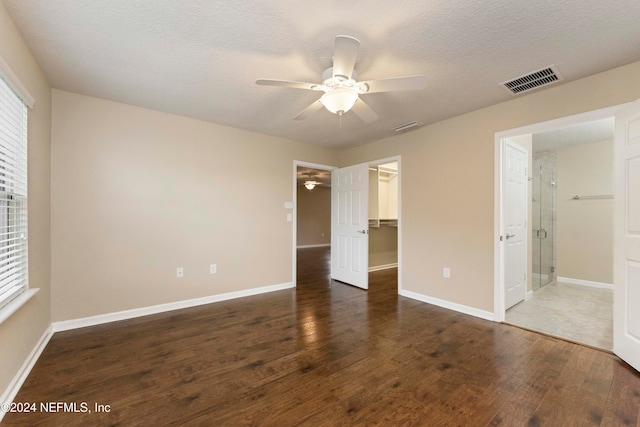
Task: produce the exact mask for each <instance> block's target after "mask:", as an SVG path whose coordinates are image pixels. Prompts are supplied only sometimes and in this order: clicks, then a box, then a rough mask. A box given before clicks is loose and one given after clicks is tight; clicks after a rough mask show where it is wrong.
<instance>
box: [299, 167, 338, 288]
mask: <svg viewBox="0 0 640 427" xmlns="http://www.w3.org/2000/svg"><path fill="white" fill-rule="evenodd" d="M298 167H303V168H312V169H318V170H323V171H333V170H335V169H338V167H337V166H330V165H322V164H319V163H310V162H304V161H302V160H294V161H293V198H292V200H293V212H292V214H293V224H292V227H293V233H292V235H293V242H292V246H293V249H292V253H291V255H292V257H291V258H292V262H293V264H292V267H291V271H292V273H291V283H293V287H296V286H298V280H297V274H298V269H297V267H296V264H297V262H298V252H297V250H298V245H297V243H298Z"/></svg>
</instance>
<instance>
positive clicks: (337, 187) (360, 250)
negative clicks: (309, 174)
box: [331, 163, 369, 289]
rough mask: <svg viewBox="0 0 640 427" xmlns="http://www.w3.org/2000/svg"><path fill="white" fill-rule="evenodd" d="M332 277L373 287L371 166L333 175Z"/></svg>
mask: <svg viewBox="0 0 640 427" xmlns="http://www.w3.org/2000/svg"><path fill="white" fill-rule="evenodd" d="M331 278H332V279H335V280H339V281H341V282H345V283H348V284H350V285H354V286H358V287H360V288H363V289H367V288H368V287H369V164H368V163H362V164H359V165H355V166H349V167H346V168H342V169H336V170H334V171H333V172H332V174H331Z"/></svg>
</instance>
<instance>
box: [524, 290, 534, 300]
mask: <svg viewBox="0 0 640 427" xmlns="http://www.w3.org/2000/svg"><path fill="white" fill-rule="evenodd" d="M532 296H533V291H528V292H527V293H526V294H525V295H524V300H525V301H528V300H530V299H531V297H532Z"/></svg>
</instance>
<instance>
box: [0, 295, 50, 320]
mask: <svg viewBox="0 0 640 427" xmlns="http://www.w3.org/2000/svg"><path fill="white" fill-rule="evenodd" d="M39 290H40V288H32V289H27V290H26V291H25V292H23V293H22V294H21V295H20V296H19V297H17V298H16V299H14V300H13V301H11V302H10V303H9V304H7V305H6V306H4V307H2V310H0V324H2V323H4V321H5V320H7V319H8V318H9V317H11V315H12V314H13V313H15V312H16V311H18V309H19V308H20V307H22V306H23V305H25V304H26V303H27V301H29V300H30V299H31V298H32V297H33V296H34V295H35V294H37V293H38V291H39Z"/></svg>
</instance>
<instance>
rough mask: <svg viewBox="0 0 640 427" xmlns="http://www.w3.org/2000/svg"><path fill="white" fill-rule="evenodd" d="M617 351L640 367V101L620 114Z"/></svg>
mask: <svg viewBox="0 0 640 427" xmlns="http://www.w3.org/2000/svg"><path fill="white" fill-rule="evenodd" d="M615 174H616V179H615V235H614V271H613V351H614V353H616V354H617V355H618V356H620V358H621V359H623V360H624V361H626V362H627V363H629V364H630V365H631V366H633V367H634V368H635V369H636V370H640V100H638V101H636V102H634V103H633V104H631V105H629V106H627V107H625V108H624V109H622V110H620V112H618V113H617V114H616V136H615Z"/></svg>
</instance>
